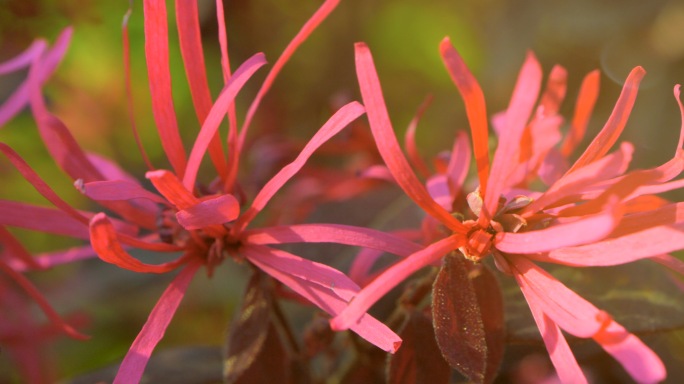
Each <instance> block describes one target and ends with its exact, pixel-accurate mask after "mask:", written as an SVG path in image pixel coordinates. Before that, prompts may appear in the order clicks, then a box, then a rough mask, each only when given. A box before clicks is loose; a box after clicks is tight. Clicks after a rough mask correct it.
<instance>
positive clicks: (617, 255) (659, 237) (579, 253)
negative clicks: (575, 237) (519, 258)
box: [535, 223, 684, 266]
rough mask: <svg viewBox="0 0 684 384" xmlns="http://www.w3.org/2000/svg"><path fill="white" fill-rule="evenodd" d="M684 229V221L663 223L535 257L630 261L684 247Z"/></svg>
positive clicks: (576, 261)
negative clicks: (671, 223) (669, 223)
mask: <svg viewBox="0 0 684 384" xmlns="http://www.w3.org/2000/svg"><path fill="white" fill-rule="evenodd" d="M683 232H684V223H678V224H674V225H667V226H659V227H655V228H650V229H646V230H643V231H640V232H636V233H633V234H630V235H626V236H622V237H617V238H611V239H608V240H604V241H601V242H598V243H594V244H587V245H582V246H579V247H570V248H562V249H557V250H554V251H551V252H549V253H548V254H546V255H541V256H538V257H535V258H537V259H538V260H540V261H547V262H553V263H559V264H565V265H573V266H610V265H619V264H626V263H630V262H633V261H636V260H639V259H644V258H649V257H652V256H657V255H660V254H662V253H668V252H673V251H678V250H680V249H684V236H682V233H683Z"/></svg>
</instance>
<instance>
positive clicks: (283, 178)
mask: <svg viewBox="0 0 684 384" xmlns="http://www.w3.org/2000/svg"><path fill="white" fill-rule="evenodd" d="M363 112H364V109H363V106H362V105H361V104H359V103H357V102H355V101H354V102H351V103H349V104H347V105H345V106H344V107H342V108H340V109H339V110H338V111H337V112H335V114H334V115H332V116H331V117H330V119H328V121H326V122H325V124H323V126H322V127H321V128H320V129H319V130H318V132H316V134H315V135H314V136H313V137H312V138H311V140H309V142H308V143H307V144H306V145H305V146H304V148H302V151H301V152H300V153H299V155H298V156H297V158H296V159H294V161H292V162H291V163H290V164H288V165H286V166H285V167H283V169H281V170H280V172H278V173H277V174H276V175H275V176H273V178H271V180H269V181H268V182H267V183H266V185H264V187H263V188H261V191H259V193H258V194H257V196H256V197H255V198H254V201H253V202H252V206H251V207H249V209H248V210H247V211H246V212H245V213H244V215H242V216H240V218H239V219H238V223H237V224H236V225H235V230H236V231H240V230H242V229H244V228H245V227H246V226H247V225H248V224H249V222H250V221H252V219H254V217H255V216H256V215H257V214H258V213H259V212H261V210H262V209H263V208H264V206H266V204H267V203H268V201H269V200H270V199H271V198H272V197H273V195H275V194H276V192H278V190H279V189H280V188H282V186H283V185H285V183H286V182H287V181H288V180H290V179H291V178H292V176H294V175H295V174H296V173H297V172H299V170H300V169H302V167H303V166H304V164H305V163H306V162H307V160H309V157H311V155H312V154H313V153H314V151H316V149H318V147H320V146H321V145H323V144H324V143H325V142H326V141H328V140H329V139H330V138H331V137H333V136H334V135H336V134H337V133H338V132H340V131H341V130H342V129H344V128H345V127H346V126H347V125H349V123H351V122H352V121H354V120H355V119H356V118H358V117H359V116H361V115H362V114H363Z"/></svg>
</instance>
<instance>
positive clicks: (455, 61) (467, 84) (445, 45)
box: [439, 37, 489, 193]
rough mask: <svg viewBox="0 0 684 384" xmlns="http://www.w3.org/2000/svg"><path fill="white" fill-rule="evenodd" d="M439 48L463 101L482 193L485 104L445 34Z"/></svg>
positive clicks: (485, 156)
mask: <svg viewBox="0 0 684 384" xmlns="http://www.w3.org/2000/svg"><path fill="white" fill-rule="evenodd" d="M439 50H440V52H441V54H442V61H443V62H444V65H445V66H446V69H447V71H448V72H449V75H450V76H451V80H452V81H453V82H454V84H456V87H457V88H458V91H459V92H460V93H461V96H462V97H463V101H464V102H465V107H466V114H467V115H468V122H469V123H470V134H471V136H472V138H473V150H474V152H475V162H476V163H477V175H478V178H479V180H480V191H482V193H486V191H487V178H488V177H489V128H488V126H487V108H486V104H485V99H484V94H483V93H482V89H481V88H480V85H479V84H478V83H477V80H475V77H474V76H473V75H472V74H471V73H470V71H469V70H468V67H467V66H466V64H465V62H464V61H463V59H462V58H461V55H459V54H458V52H457V51H456V49H454V47H453V46H452V45H451V41H450V40H449V38H448V37H445V38H444V39H443V40H442V42H441V43H440V45H439Z"/></svg>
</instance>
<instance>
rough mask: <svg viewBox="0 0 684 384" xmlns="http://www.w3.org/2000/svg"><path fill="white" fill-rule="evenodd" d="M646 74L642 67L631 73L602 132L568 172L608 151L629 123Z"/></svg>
mask: <svg viewBox="0 0 684 384" xmlns="http://www.w3.org/2000/svg"><path fill="white" fill-rule="evenodd" d="M644 75H646V71H645V70H644V69H643V68H641V67H636V68H634V69H633V70H632V72H630V73H629V76H627V80H626V81H625V85H624V86H623V87H622V93H620V97H619V98H618V101H617V102H616V103H615V107H614V108H613V112H612V113H611V114H610V117H609V118H608V121H606V124H605V125H604V126H603V129H602V130H601V132H599V134H598V135H596V137H595V138H594V140H593V141H592V142H591V144H589V147H587V149H586V150H585V151H584V153H582V155H581V156H580V157H579V159H577V161H575V164H573V165H572V167H570V170H568V173H571V172H574V171H575V170H577V169H579V168H581V167H583V166H585V165H587V164H589V163H591V162H593V161H596V160H598V159H600V158H601V157H603V155H605V154H606V153H608V151H609V150H610V148H611V147H612V146H613V144H614V143H615V142H616V141H617V139H618V137H619V136H620V134H621V133H622V130H623V129H624V128H625V125H626V124H627V119H628V118H629V114H630V112H631V111H632V107H633V106H634V102H635V101H636V96H637V91H638V90H639V83H640V82H641V79H643V77H644Z"/></svg>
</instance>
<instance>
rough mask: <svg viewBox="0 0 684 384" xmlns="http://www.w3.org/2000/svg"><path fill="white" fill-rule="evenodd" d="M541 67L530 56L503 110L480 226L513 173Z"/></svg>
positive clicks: (538, 82)
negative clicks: (501, 128)
mask: <svg viewBox="0 0 684 384" xmlns="http://www.w3.org/2000/svg"><path fill="white" fill-rule="evenodd" d="M541 78H542V72H541V66H540V65H539V62H538V61H537V59H536V58H535V57H534V55H533V54H532V53H531V52H530V53H528V54H527V58H526V59H525V63H524V64H523V67H522V68H521V69H520V74H519V75H518V81H517V83H516V85H515V89H514V91H513V96H512V97H511V101H510V103H509V105H508V109H507V110H506V125H505V128H504V129H503V130H502V132H501V137H500V139H499V145H498V147H497V148H496V152H495V153H494V159H493V160H492V170H491V173H490V174H489V179H487V185H488V187H487V188H488V189H487V191H486V192H485V194H483V195H482V196H483V199H484V209H483V210H482V211H483V212H485V214H484V215H482V214H481V215H480V224H481V225H482V226H483V227H486V224H488V222H489V219H488V217H487V216H488V215H490V216H491V215H494V214H495V213H496V212H495V211H496V209H497V206H498V204H499V197H500V195H501V194H502V193H503V192H504V187H506V186H507V184H506V183H507V178H508V177H509V175H510V174H511V172H512V171H513V170H514V169H515V166H516V165H517V161H516V159H515V154H516V153H517V151H518V148H519V147H520V145H521V138H522V134H523V131H524V130H525V127H526V126H527V122H528V121H529V118H530V115H531V114H532V109H533V108H534V104H535V102H536V101H537V97H538V96H539V90H540V88H541Z"/></svg>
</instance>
